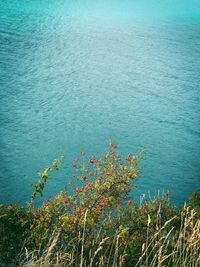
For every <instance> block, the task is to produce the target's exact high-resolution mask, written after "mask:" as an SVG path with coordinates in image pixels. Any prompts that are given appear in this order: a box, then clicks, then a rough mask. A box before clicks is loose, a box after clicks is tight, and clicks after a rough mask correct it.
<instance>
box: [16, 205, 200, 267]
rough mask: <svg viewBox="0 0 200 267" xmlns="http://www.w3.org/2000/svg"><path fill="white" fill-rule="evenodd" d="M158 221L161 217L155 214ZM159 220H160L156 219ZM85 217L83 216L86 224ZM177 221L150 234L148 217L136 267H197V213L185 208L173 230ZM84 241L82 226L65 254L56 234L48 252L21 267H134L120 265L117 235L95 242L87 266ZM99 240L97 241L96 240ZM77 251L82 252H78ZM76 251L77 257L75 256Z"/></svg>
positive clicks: (199, 246) (199, 226)
mask: <svg viewBox="0 0 200 267" xmlns="http://www.w3.org/2000/svg"><path fill="white" fill-rule="evenodd" d="M157 216H158V218H159V216H160V214H159V211H158V215H157ZM159 219H160V218H159ZM86 220H87V213H86V214H85V222H86ZM174 220H176V217H173V218H171V219H170V220H168V221H167V222H165V224H164V225H162V226H161V225H160V224H157V226H156V231H155V232H154V234H153V235H152V234H151V230H150V229H151V228H150V226H151V218H150V216H148V222H147V226H148V227H147V233H146V237H147V238H146V242H145V243H144V244H143V245H142V249H141V256H140V257H139V260H138V262H137V264H136V265H135V267H167V266H168V267H180V266H182V267H199V266H200V220H199V219H197V218H196V213H195V211H194V210H191V209H190V208H189V207H187V206H185V207H184V209H183V211H182V214H181V225H180V227H179V230H177V229H175V228H174V227H173V222H174ZM85 238H86V232H85V223H84V229H83V233H82V235H81V238H80V241H79V244H74V243H73V240H72V241H71V244H70V245H69V246H68V249H67V250H66V251H65V252H62V253H61V252H59V249H57V243H58V239H59V234H57V235H56V236H55V235H54V236H53V237H52V238H51V239H50V242H49V246H48V249H47V250H46V251H45V252H44V253H43V255H42V256H41V257H40V258H39V259H38V258H37V255H38V254H37V253H31V254H29V253H28V251H26V254H27V262H26V263H25V264H22V265H21V267H65V266H72V267H76V266H77V267H93V266H99V267H104V266H105V267H111V266H112V267H120V266H126V265H127V266H133V265H131V263H128V262H126V263H123V262H122V255H120V253H119V246H120V244H119V242H120V238H119V231H117V232H116V235H115V237H114V238H113V240H112V242H109V245H108V243H107V240H109V237H106V238H104V239H102V240H101V241H100V242H99V243H98V244H97V241H96V240H94V241H93V242H92V244H91V248H90V251H89V263H88V261H87V264H86V260H85V258H84V252H85V251H84V250H85V247H84V242H85ZM97 240H98V238H97ZM78 247H79V248H81V249H79V250H78ZM78 251H79V253H77V252H78Z"/></svg>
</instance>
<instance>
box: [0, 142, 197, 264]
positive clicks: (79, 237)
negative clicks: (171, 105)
mask: <svg viewBox="0 0 200 267" xmlns="http://www.w3.org/2000/svg"><path fill="white" fill-rule="evenodd" d="M143 155H144V152H143V151H141V153H139V155H138V156H134V155H132V154H129V155H128V156H127V157H126V158H125V159H123V158H121V157H120V155H119V154H118V153H117V148H116V145H114V144H112V143H110V148H109V151H108V153H106V155H105V156H104V157H103V158H102V159H98V158H96V157H95V156H92V157H90V158H88V159H86V155H85V152H83V151H82V152H81V155H80V158H76V159H75V161H74V163H73V164H72V168H73V169H74V174H73V175H72V179H71V180H69V181H68V188H69V189H68V190H63V191H61V192H60V193H59V194H58V195H57V196H55V197H54V198H53V199H51V200H46V201H45V202H44V203H43V204H42V205H41V206H40V207H36V208H35V207H34V201H35V198H36V197H37V196H38V195H42V192H43V189H44V186H45V183H46V182H47V180H48V179H49V178H50V174H51V173H53V172H54V171H56V170H58V168H59V165H60V164H62V162H63V159H62V158H61V159H59V160H55V161H54V162H53V163H52V165H50V166H47V167H46V168H45V169H44V171H43V172H41V173H39V176H40V178H39V181H38V183H37V184H36V185H35V186H34V191H33V194H32V197H31V200H30V203H29V204H28V207H27V208H23V207H18V206H16V205H9V206H6V205H1V206H0V235H1V239H0V265H1V266H23V267H29V266H35V267H36V266H41V267H47V266H48V267H49V266H59V267H61V266H80V267H85V266H89V267H92V266H102V267H103V266H113V267H117V266H145V267H150V266H152V267H153V266H155V267H157V266H177V267H178V266H185V267H186V266H188V267H189V266H194V267H195V266H196V267H197V266H200V238H199V236H200V219H199V194H200V193H199V191H198V192H197V193H196V194H195V195H193V196H192V197H191V198H190V201H189V205H191V207H190V206H189V205H185V206H184V207H183V208H181V210H176V209H175V208H174V207H172V206H171V205H170V204H169V195H168V194H165V195H163V196H161V197H157V198H155V199H146V198H145V196H143V198H142V201H141V203H140V204H137V203H134V202H133V201H132V200H130V199H129V192H130V191H131V188H133V187H135V180H136V179H137V178H138V175H139V162H140V160H141V159H142V157H143ZM74 183H75V184H76V185H77V184H78V186H76V187H75V188H74ZM69 192H71V193H69Z"/></svg>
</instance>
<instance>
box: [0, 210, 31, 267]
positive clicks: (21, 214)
mask: <svg viewBox="0 0 200 267" xmlns="http://www.w3.org/2000/svg"><path fill="white" fill-rule="evenodd" d="M31 219H32V215H31V214H30V213H29V212H28V211H27V210H25V209H23V208H21V207H18V206H16V205H9V206H5V205H1V206H0V236H1V238H0V264H1V262H5V263H12V262H18V259H19V257H18V256H19V254H20V251H21V249H22V247H23V245H24V241H25V240H26V238H27V237H28V235H29V234H30V231H29V229H30V225H31Z"/></svg>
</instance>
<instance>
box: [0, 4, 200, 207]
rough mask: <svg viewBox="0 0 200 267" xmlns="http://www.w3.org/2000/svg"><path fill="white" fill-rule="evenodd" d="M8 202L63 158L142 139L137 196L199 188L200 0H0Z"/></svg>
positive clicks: (177, 195) (3, 185)
mask: <svg viewBox="0 0 200 267" xmlns="http://www.w3.org/2000/svg"><path fill="white" fill-rule="evenodd" d="M0 45H1V46H0V64H1V65H0V68H1V69H0V73H1V80H0V83H1V91H0V96H1V98H0V126H1V128H0V201H1V202H3V203H11V202H16V203H20V204H23V203H25V202H26V201H28V200H29V197H30V194H31V191H32V189H31V184H33V183H34V182H36V180H37V172H38V171H39V170H41V169H43V167H44V166H45V165H46V164H48V163H50V162H51V161H52V160H53V159H54V158H57V157H58V156H60V155H65V156H66V162H65V165H64V166H63V168H62V170H61V172H60V173H59V174H58V175H55V178H54V179H52V180H51V181H49V183H48V186H47V189H46V192H45V197H50V196H52V195H54V194H56V193H57V192H58V191H59V190H60V189H61V188H62V187H63V186H65V185H66V181H67V179H69V175H70V173H71V168H70V162H71V161H72V159H73V158H74V157H75V155H77V154H79V151H80V150H85V151H86V152H87V153H88V154H93V153H94V154H98V155H101V154H102V153H103V152H104V151H105V148H106V146H107V143H108V141H109V139H110V138H112V140H113V142H115V143H116V144H117V145H118V146H119V148H120V150H121V151H122V153H123V154H125V153H129V152H133V153H136V152H137V151H138V149H139V148H140V147H145V149H146V151H147V159H146V160H145V161H144V162H143V163H142V175H141V177H140V180H139V181H138V184H139V190H137V191H136V192H134V194H136V198H137V197H138V196H139V195H140V194H141V193H147V192H148V191H150V192H151V194H152V195H154V194H155V193H156V192H157V191H158V190H160V191H163V190H165V191H166V190H169V191H170V192H171V193H172V201H174V203H176V204H180V203H182V202H184V201H185V200H186V198H187V197H188V195H189V194H190V193H191V192H193V191H194V190H196V189H197V188H198V187H200V176H199V171H200V160H199V156H200V93H199V90H200V1H194V0H192V1H183V0H182V1H178V0H177V1H175V0H173V1H172V0H168V1H167V0H162V1H161V0H160V1H153V0H152V1H150V0H148V1H147V0H146V1H145V0H143V1H142V0H140V1H139V0H138V1H133V0H124V1H117V0H115V1H114V0H113V1H104V0H95V1H92V0H76V1H75V0H70V1H69V0H54V1H53V0H49V1H47V0H43V1H39V0H26V1H25V0H21V1H19V0H6V1H3V0H1V1H0Z"/></svg>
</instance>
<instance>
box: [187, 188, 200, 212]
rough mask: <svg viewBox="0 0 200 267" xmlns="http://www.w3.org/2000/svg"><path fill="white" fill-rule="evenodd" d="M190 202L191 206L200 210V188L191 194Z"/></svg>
mask: <svg viewBox="0 0 200 267" xmlns="http://www.w3.org/2000/svg"><path fill="white" fill-rule="evenodd" d="M188 204H189V206H190V207H192V208H195V209H197V210H199V211H200V189H198V190H197V191H196V192H194V193H193V194H192V195H191V196H190V198H189V201H188Z"/></svg>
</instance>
